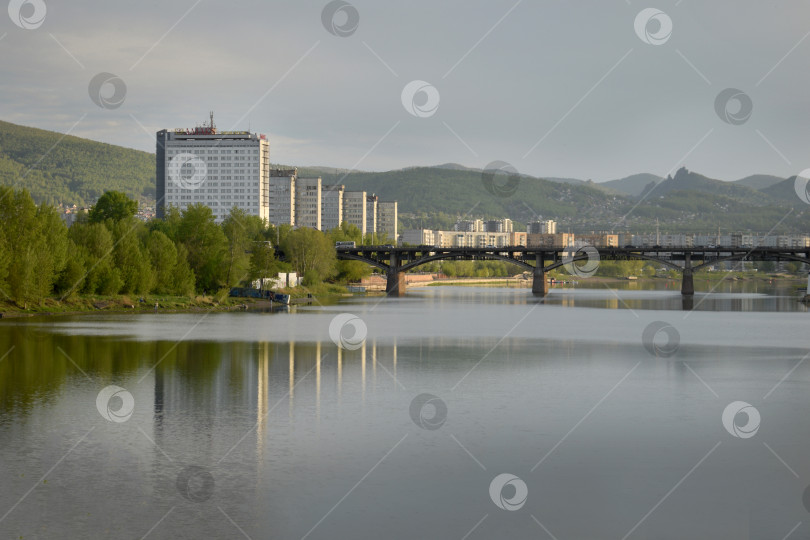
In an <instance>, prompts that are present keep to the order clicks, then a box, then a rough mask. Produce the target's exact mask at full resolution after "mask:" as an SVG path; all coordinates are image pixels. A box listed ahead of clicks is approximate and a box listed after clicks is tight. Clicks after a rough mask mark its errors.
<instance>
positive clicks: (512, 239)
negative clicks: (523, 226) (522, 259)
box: [509, 231, 528, 247]
mask: <svg viewBox="0 0 810 540" xmlns="http://www.w3.org/2000/svg"><path fill="white" fill-rule="evenodd" d="M527 234H528V233H525V232H520V231H517V232H512V233H509V245H510V246H523V247H526V243H527V242H526V236H527Z"/></svg>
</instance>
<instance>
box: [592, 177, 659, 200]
mask: <svg viewBox="0 0 810 540" xmlns="http://www.w3.org/2000/svg"><path fill="white" fill-rule="evenodd" d="M661 180H663V178H661V177H660V176H656V175H654V174H650V173H641V174H634V175H632V176H627V177H625V178H619V179H618V180H608V181H607V182H600V183H599V185H600V186H603V187H606V188H610V189H612V190H613V191H617V192H619V193H624V194H625V195H631V196H633V197H637V196H639V195H641V194H642V193H643V192H644V189H645V188H647V186H649V185H650V183H655V184H657V183H658V182H660V181H661Z"/></svg>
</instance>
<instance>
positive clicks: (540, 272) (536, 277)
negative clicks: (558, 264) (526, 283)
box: [532, 254, 548, 296]
mask: <svg viewBox="0 0 810 540" xmlns="http://www.w3.org/2000/svg"><path fill="white" fill-rule="evenodd" d="M544 264H545V262H544V261H543V256H542V255H540V254H538V255H536V256H535V267H534V270H533V271H532V293H533V294H534V295H535V296H546V295H547V294H548V280H546V272H545V269H544Z"/></svg>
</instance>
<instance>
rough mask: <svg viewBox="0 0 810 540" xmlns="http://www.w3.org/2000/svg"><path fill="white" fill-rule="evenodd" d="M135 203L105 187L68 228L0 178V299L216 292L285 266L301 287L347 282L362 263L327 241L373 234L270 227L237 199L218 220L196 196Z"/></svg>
mask: <svg viewBox="0 0 810 540" xmlns="http://www.w3.org/2000/svg"><path fill="white" fill-rule="evenodd" d="M137 210H138V203H137V201H135V200H133V199H131V198H129V197H128V196H127V195H126V194H124V193H122V192H118V191H107V192H106V193H104V194H103V195H102V196H101V197H100V198H99V200H98V202H97V204H96V205H94V206H93V207H92V208H91V209H90V211H89V212H88V213H87V214H80V215H79V216H78V217H77V220H76V221H75V222H74V223H73V224H72V225H71V226H70V227H68V226H66V225H65V223H64V221H63V220H62V218H61V217H60V215H59V213H58V212H57V210H56V209H55V208H54V207H53V206H51V205H49V204H41V205H36V204H35V203H34V200H33V199H32V197H31V195H30V194H29V193H28V191H26V190H15V189H13V188H10V187H6V186H0V295H2V300H3V301H6V302H14V303H15V304H17V305H18V306H20V307H25V306H27V305H28V303H32V302H33V303H36V302H42V301H43V300H44V299H46V298H49V297H56V298H60V299H65V298H69V297H71V296H73V295H103V296H111V295H119V294H135V295H148V294H159V295H175V296H191V295H194V294H195V293H216V292H219V293H222V292H223V290H227V289H228V288H230V287H234V286H239V285H248V284H250V283H251V282H253V281H254V280H257V279H259V278H268V277H273V276H275V275H276V274H277V273H278V272H292V271H294V272H298V273H299V274H300V275H301V276H303V278H304V285H309V286H312V285H316V284H318V283H320V282H322V281H324V280H333V281H355V280H359V279H360V278H362V277H363V276H365V275H368V274H369V273H370V269H369V268H368V266H367V265H364V264H363V263H360V262H358V261H338V260H337V259H336V257H335V250H334V243H335V242H336V241H347V240H352V241H355V242H357V243H361V241H362V240H365V242H366V243H374V242H379V241H381V239H380V238H377V237H376V235H368V236H367V237H366V238H362V235H361V232H360V230H359V229H357V227H355V226H353V225H348V224H345V223H344V224H343V225H342V226H341V227H340V228H338V229H335V230H333V231H329V232H321V231H317V230H314V229H308V228H299V229H293V228H292V227H290V226H285V225H281V226H279V227H274V226H273V225H271V224H268V223H267V222H266V221H265V220H262V219H260V218H259V217H258V216H251V215H248V214H246V213H245V212H244V211H243V210H241V209H239V208H236V207H234V208H233V209H231V211H230V213H229V214H228V216H227V217H226V218H225V219H224V220H223V222H222V223H219V224H218V223H216V222H215V219H214V215H213V212H212V211H211V209H210V208H209V207H207V206H205V205H202V204H196V205H191V206H189V207H188V208H186V209H184V210H182V211H180V210H178V209H177V208H174V207H170V208H168V209H167V211H166V216H165V217H164V218H163V219H153V220H150V221H148V222H144V221H142V220H139V219H138V218H136V217H135V214H136V212H137ZM280 254H283V255H284V257H283V260H281V259H280V256H279V255H280Z"/></svg>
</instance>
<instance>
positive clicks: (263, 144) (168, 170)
mask: <svg viewBox="0 0 810 540" xmlns="http://www.w3.org/2000/svg"><path fill="white" fill-rule="evenodd" d="M156 138H157V145H156V160H155V161H156V163H155V164H156V170H155V180H156V191H157V216H158V217H159V218H162V217H164V216H165V214H166V208H168V207H169V206H174V207H177V208H179V209H181V210H182V209H185V208H187V207H188V206H189V205H192V204H196V203H202V204H204V205H206V206H208V207H209V208H211V210H212V211H213V213H214V217H215V219H216V221H217V222H221V221H222V220H223V219H224V218H225V217H226V216H227V215H228V212H230V210H231V208H233V207H237V208H240V209H242V210H244V211H245V212H246V213H247V214H248V215H251V216H258V217H260V218H263V219H266V218H268V216H269V176H270V163H269V157H268V153H269V144H268V142H267V138H266V137H265V135H261V134H256V133H250V132H247V131H218V130H217V129H216V126H215V124H214V115H213V113H212V114H211V123H210V124H209V125H203V126H201V127H197V128H193V129H175V130H166V129H164V130H161V131H158V132H157V135H156Z"/></svg>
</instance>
